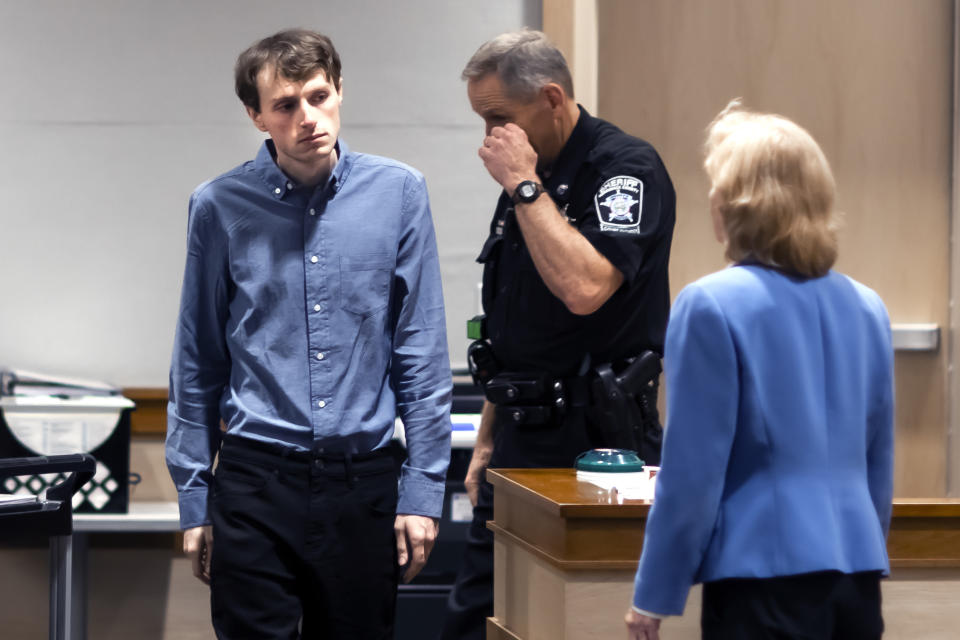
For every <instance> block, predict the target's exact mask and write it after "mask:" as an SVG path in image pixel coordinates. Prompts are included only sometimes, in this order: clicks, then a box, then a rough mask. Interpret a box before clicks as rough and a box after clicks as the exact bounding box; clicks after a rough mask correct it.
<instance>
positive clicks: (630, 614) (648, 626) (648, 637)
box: [624, 607, 660, 640]
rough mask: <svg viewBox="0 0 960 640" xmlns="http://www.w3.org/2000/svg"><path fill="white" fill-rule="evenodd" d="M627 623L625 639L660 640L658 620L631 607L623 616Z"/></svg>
mask: <svg viewBox="0 0 960 640" xmlns="http://www.w3.org/2000/svg"><path fill="white" fill-rule="evenodd" d="M624 622H626V623H627V640H660V620H658V619H657V618H651V617H650V616H645V615H643V614H642V613H637V612H636V611H635V610H634V609H633V607H631V608H629V609H627V615H626V616H624Z"/></svg>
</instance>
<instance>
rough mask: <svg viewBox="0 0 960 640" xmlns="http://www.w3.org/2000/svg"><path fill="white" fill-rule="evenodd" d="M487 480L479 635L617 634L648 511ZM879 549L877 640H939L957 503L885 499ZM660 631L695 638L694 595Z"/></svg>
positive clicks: (583, 493)
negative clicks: (884, 576) (885, 560)
mask: <svg viewBox="0 0 960 640" xmlns="http://www.w3.org/2000/svg"><path fill="white" fill-rule="evenodd" d="M487 479H488V480H489V481H490V482H491V483H492V484H493V486H494V506H493V517H494V519H493V520H492V521H490V522H488V523H487V527H488V528H490V529H491V530H492V531H493V532H494V612H493V614H494V615H493V617H492V618H488V619H487V638H488V639H490V640H500V639H509V640H580V639H590V640H597V639H598V638H623V637H626V628H625V627H624V624H623V616H624V614H625V613H626V610H627V607H628V606H629V604H630V600H631V597H632V595H633V578H634V574H635V572H636V569H637V561H638V560H639V558H640V550H641V547H642V545H643V530H644V526H645V524H646V518H647V513H648V511H649V509H650V502H648V501H641V500H620V499H619V498H618V496H617V494H616V493H615V492H613V493H611V492H608V491H606V490H603V489H600V488H599V487H596V486H594V485H591V484H587V483H580V482H577V477H576V471H574V470H573V469H498V470H493V469H490V470H488V471H487ZM887 548H888V551H889V554H890V563H891V566H892V567H893V569H892V575H891V579H890V580H886V581H884V585H883V594H884V595H883V598H884V618H885V620H886V623H887V633H886V635H885V637H886V638H888V639H889V638H897V637H904V638H915V637H924V638H928V639H929V638H939V637H941V636H940V635H938V632H940V631H941V630H943V631H946V632H947V633H948V634H952V633H954V632H955V631H956V629H957V628H960V607H956V606H955V603H956V602H957V601H960V500H956V499H949V498H947V499H912V500H901V499H898V500H895V501H894V506H893V522H892V524H891V528H890V537H889V541H888V544H887ZM938 598H941V599H938ZM940 602H944V603H947V602H949V603H953V604H951V605H950V606H949V607H946V606H941V605H940V604H939V603H940ZM918 624H920V625H926V627H917V625H918ZM664 627H665V628H669V637H670V638H671V640H680V639H685V638H699V637H700V595H699V588H694V590H692V591H691V593H690V597H689V598H688V600H687V609H686V611H685V612H684V615H683V617H682V618H669V619H668V620H667V621H665V622H664ZM901 628H902V633H899V632H898V631H897V630H898V629H901ZM917 633H919V634H920V635H916V634H917ZM942 637H955V636H952V635H947V636H942Z"/></svg>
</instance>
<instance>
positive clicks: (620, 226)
mask: <svg viewBox="0 0 960 640" xmlns="http://www.w3.org/2000/svg"><path fill="white" fill-rule="evenodd" d="M593 204H594V205H595V206H596V208H597V218H599V219H600V230H601V231H617V232H620V233H634V234H639V233H640V210H641V207H642V206H643V182H641V181H640V180H639V179H638V178H632V177H630V176H617V177H615V178H610V179H609V180H607V181H606V182H604V183H603V184H602V185H600V188H599V189H598V190H597V195H595V196H594V197H593Z"/></svg>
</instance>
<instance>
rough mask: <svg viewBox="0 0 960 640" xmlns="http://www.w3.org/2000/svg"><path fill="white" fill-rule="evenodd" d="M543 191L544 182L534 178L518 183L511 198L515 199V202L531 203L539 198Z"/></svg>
mask: <svg viewBox="0 0 960 640" xmlns="http://www.w3.org/2000/svg"><path fill="white" fill-rule="evenodd" d="M541 193H543V185H542V184H540V183H539V182H534V181H533V180H524V181H523V182H521V183H520V184H518V185H517V188H516V190H514V192H513V195H512V196H511V198H510V199H511V200H513V204H530V203H531V202H533V201H534V200H536V199H537V198H539V197H540V194H541Z"/></svg>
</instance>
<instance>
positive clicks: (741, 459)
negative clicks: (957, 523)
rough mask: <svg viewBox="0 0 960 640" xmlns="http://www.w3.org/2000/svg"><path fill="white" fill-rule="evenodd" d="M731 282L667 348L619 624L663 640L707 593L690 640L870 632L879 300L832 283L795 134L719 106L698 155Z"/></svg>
mask: <svg viewBox="0 0 960 640" xmlns="http://www.w3.org/2000/svg"><path fill="white" fill-rule="evenodd" d="M706 154H707V157H706V163H705V167H706V171H707V174H708V176H709V178H710V182H711V189H710V212H711V217H712V221H713V227H714V231H715V233H716V236H717V239H718V240H719V241H720V242H721V243H723V244H724V245H725V248H726V256H727V258H728V259H729V260H730V261H731V263H732V264H731V266H730V267H728V268H727V269H724V270H722V271H719V272H717V273H713V274H711V275H708V276H706V277H704V278H702V279H700V280H698V281H697V282H694V283H693V284H691V285H689V286H688V287H686V288H685V289H684V290H683V291H682V292H681V293H680V295H679V296H678V298H677V301H676V303H675V305H674V307H673V310H672V311H671V315H670V321H669V324H668V327H667V338H666V346H665V354H664V356H665V369H666V379H667V416H668V424H667V429H666V438H665V442H664V450H663V462H662V470H661V472H660V475H659V476H658V479H657V492H656V499H655V500H654V506H653V509H652V511H651V514H650V519H649V522H648V524H647V529H646V534H645V541H644V548H643V554H642V557H641V558H640V565H639V568H638V570H637V577H636V585H635V591H634V598H633V606H632V607H631V608H630V609H629V610H628V612H627V615H626V622H627V628H628V632H629V633H628V637H629V638H630V639H631V640H638V639H657V638H659V625H660V618H662V617H664V616H669V615H679V614H681V613H682V612H683V609H684V605H685V602H686V599H687V594H688V592H689V589H690V587H691V585H693V584H695V583H700V582H702V583H704V588H703V613H702V619H701V626H702V631H703V637H704V638H843V639H845V640H853V639H857V638H879V637H880V636H881V634H882V632H883V620H882V617H881V612H880V585H879V582H880V578H881V576H882V575H884V574H886V573H887V572H888V570H889V562H888V559H887V553H886V534H887V530H888V527H889V523H890V512H891V502H892V494H893V351H892V346H891V339H890V325H889V319H888V317H887V312H886V309H885V308H884V305H883V302H882V301H881V300H880V298H879V296H877V294H876V293H874V292H873V291H872V290H870V289H869V288H867V287H865V286H863V285H862V284H860V283H858V282H856V281H854V280H852V279H851V278H849V277H847V276H845V275H843V274H840V273H838V272H836V271H832V270H831V266H832V265H833V263H834V261H835V259H836V256H837V240H836V233H835V214H834V211H833V200H834V190H835V186H834V180H833V176H832V174H831V171H830V167H829V164H828V163H827V160H826V158H825V157H824V155H823V152H822V151H821V150H820V148H819V146H818V145H817V143H816V142H815V141H814V140H813V138H812V137H811V136H810V134H809V133H807V132H806V131H805V130H804V129H802V128H800V127H799V126H797V125H796V124H794V123H793V122H791V121H790V120H787V119H786V118H783V117H780V116H776V115H769V114H761V113H751V112H748V111H746V110H744V109H743V108H741V106H740V104H739V102H736V101H735V102H733V103H731V104H730V105H729V106H728V107H727V108H726V109H725V110H724V111H723V112H721V114H720V115H719V116H718V117H717V118H716V120H714V122H713V124H712V125H711V126H710V129H709V133H708V135H707V142H706Z"/></svg>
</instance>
